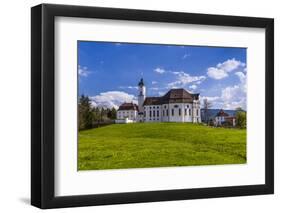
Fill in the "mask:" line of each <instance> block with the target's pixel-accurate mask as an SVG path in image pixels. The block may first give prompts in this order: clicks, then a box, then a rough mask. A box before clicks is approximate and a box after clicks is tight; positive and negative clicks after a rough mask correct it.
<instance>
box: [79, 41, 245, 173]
mask: <svg viewBox="0 0 281 213" xmlns="http://www.w3.org/2000/svg"><path fill="white" fill-rule="evenodd" d="M77 61H78V63H77V76H78V97H77V99H78V107H77V114H78V115H77V116H78V130H77V131H78V162H77V164H78V171H83V170H105V169H130V168H131V169H136V168H155V167H179V166H207V165H226V164H227V165H229V164H246V163H247V150H246V147H247V140H246V138H247V48H245V47H223V46H222V47H220V46H199V45H198V46H196V45H180V44H179V45H175V44H149V43H125V42H103V41H82V40H79V41H77Z"/></svg>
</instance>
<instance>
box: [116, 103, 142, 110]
mask: <svg viewBox="0 0 281 213" xmlns="http://www.w3.org/2000/svg"><path fill="white" fill-rule="evenodd" d="M120 110H136V111H138V106H137V105H136V104H134V103H123V104H121V106H119V108H118V111H120Z"/></svg>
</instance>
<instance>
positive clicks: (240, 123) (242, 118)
mask: <svg viewBox="0 0 281 213" xmlns="http://www.w3.org/2000/svg"><path fill="white" fill-rule="evenodd" d="M236 127H238V128H241V129H245V128H246V127H247V115H246V112H245V111H241V110H240V111H237V112H236Z"/></svg>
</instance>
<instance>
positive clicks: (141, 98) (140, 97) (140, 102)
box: [138, 78, 145, 120]
mask: <svg viewBox="0 0 281 213" xmlns="http://www.w3.org/2000/svg"><path fill="white" fill-rule="evenodd" d="M138 86H139V95H138V107H139V116H140V120H143V102H144V100H145V86H144V82H143V78H141V79H140V82H139V84H138Z"/></svg>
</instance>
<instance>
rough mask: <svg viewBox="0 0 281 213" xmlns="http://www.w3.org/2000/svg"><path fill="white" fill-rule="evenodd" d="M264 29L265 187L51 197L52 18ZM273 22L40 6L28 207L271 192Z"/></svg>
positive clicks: (35, 16)
mask: <svg viewBox="0 0 281 213" xmlns="http://www.w3.org/2000/svg"><path fill="white" fill-rule="evenodd" d="M58 16H64V17H80V18H100V19H115V20H132V21H146V22H162V23H182V24H200V25H216V26H237V27H250V28H264V29H265V32H266V41H265V44H266V48H265V51H266V52H265V61H266V64H265V71H266V73H265V76H266V78H265V85H266V88H265V89H266V91H265V92H266V97H265V98H266V101H265V102H266V110H265V114H266V124H265V126H266V128H265V132H266V134H265V161H266V162H265V184H261V185H246V186H225V187H214V188H198V189H177V190H163V191H145V192H129V193H112V194H93V195H78V196H77V195H73V196H60V197H56V196H55V195H54V189H55V181H54V177H55V171H54V166H55V165H54V163H55V161H54V157H55V156H54V149H55V146H54V134H55V114H54V113H55V107H54V106H55V99H54V96H55V85H54V82H55V81H54V80H55V79H54V78H55V77H54V76H55V75H54V72H55V70H54V59H55V54H54V50H55V47H54V21H55V17H58ZM273 149H274V20H273V19H270V18H254V17H240V16H224V15H207V14H193V13H178V12H164V11H147V10H131V9H113V8H102V7H86V6H67V5H53V4H41V5H38V6H35V7H32V9H31V204H32V205H34V206H36V207H39V208H42V209H47V208H60V207H76V206H91V205H106V204H122V203H139V202H155V201H169V200H183V199H197V198H218V197H228V196H246V195H260V194H272V193H274V150H273Z"/></svg>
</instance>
